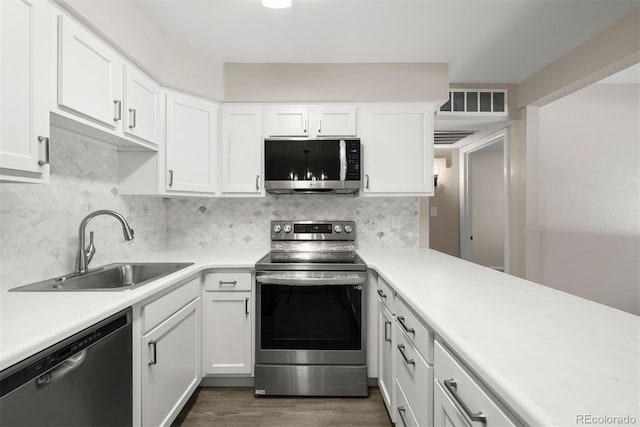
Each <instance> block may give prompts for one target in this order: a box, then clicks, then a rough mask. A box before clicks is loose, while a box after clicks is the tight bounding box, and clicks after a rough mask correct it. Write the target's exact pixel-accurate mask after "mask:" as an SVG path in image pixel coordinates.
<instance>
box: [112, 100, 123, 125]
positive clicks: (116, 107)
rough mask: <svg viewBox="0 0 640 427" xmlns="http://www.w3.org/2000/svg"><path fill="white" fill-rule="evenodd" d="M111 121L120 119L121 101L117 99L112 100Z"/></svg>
mask: <svg viewBox="0 0 640 427" xmlns="http://www.w3.org/2000/svg"><path fill="white" fill-rule="evenodd" d="M113 110H114V111H113V121H114V122H119V121H120V120H122V101H120V100H119V99H114V100H113Z"/></svg>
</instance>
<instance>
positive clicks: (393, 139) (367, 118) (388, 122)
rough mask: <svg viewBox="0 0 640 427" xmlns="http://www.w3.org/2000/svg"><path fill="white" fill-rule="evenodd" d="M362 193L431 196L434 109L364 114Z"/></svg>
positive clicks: (370, 109)
mask: <svg viewBox="0 0 640 427" xmlns="http://www.w3.org/2000/svg"><path fill="white" fill-rule="evenodd" d="M362 117H363V121H364V123H363V127H362V132H363V135H362V145H363V148H362V150H363V154H364V166H363V169H364V180H365V182H364V193H365V194H372V195H373V194H415V195H432V194H433V107H432V106H431V105H416V106H401V105H399V106H380V107H367V108H365V109H364V111H363V115H362Z"/></svg>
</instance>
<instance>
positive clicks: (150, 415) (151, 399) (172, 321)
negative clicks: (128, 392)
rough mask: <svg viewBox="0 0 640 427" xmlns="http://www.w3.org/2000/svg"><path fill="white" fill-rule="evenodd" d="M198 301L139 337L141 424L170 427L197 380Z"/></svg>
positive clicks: (198, 351)
mask: <svg viewBox="0 0 640 427" xmlns="http://www.w3.org/2000/svg"><path fill="white" fill-rule="evenodd" d="M199 307H200V299H199V298H198V299H196V300H194V301H192V302H191V303H189V304H188V305H186V306H185V307H184V308H182V309H181V310H180V311H178V312H177V313H176V314H174V315H173V316H171V317H169V318H168V319H167V320H165V321H164V322H163V323H161V324H160V325H159V326H158V327H156V328H155V329H153V330H152V331H151V332H149V333H148V334H146V335H145V336H144V337H142V352H141V354H142V367H141V368H142V425H144V426H166V425H170V424H171V422H172V421H173V420H174V418H175V417H176V415H178V413H179V412H180V409H181V408H182V406H183V405H184V403H185V402H186V401H187V400H188V399H189V397H190V396H191V394H192V393H193V391H194V390H195V388H196V387H197V386H198V384H199V383H200V379H201V377H202V376H201V369H200V367H201V361H200V354H201V350H200V343H201V334H200V324H199V321H198V319H199V316H200V308H199Z"/></svg>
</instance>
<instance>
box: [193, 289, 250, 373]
mask: <svg viewBox="0 0 640 427" xmlns="http://www.w3.org/2000/svg"><path fill="white" fill-rule="evenodd" d="M252 313H253V309H252V299H251V292H205V301H204V343H205V344H204V345H205V351H204V358H205V368H204V370H205V374H238V375H243V374H251V370H252V367H253V363H252V360H253V357H252V356H253V346H252V341H253V340H252V338H251V336H252V334H251V325H252V323H253V314H252Z"/></svg>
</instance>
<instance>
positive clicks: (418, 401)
mask: <svg viewBox="0 0 640 427" xmlns="http://www.w3.org/2000/svg"><path fill="white" fill-rule="evenodd" d="M398 328H399V326H398ZM396 343H397V345H396V348H395V351H396V356H395V363H396V380H397V381H398V383H399V384H400V386H401V387H402V390H403V392H404V396H405V399H406V400H407V403H409V406H411V408H412V412H413V414H414V416H415V418H416V420H417V421H418V425H420V426H430V425H431V424H432V421H433V415H432V408H433V406H432V405H433V399H432V396H433V367H431V366H429V364H427V362H425V361H424V359H423V358H422V356H420V353H418V351H417V350H416V348H415V347H414V346H413V345H412V344H411V342H409V340H408V339H407V337H406V336H405V335H404V334H402V333H396ZM396 399H398V396H396ZM396 406H400V404H399V403H397V404H396Z"/></svg>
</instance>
